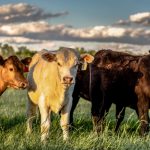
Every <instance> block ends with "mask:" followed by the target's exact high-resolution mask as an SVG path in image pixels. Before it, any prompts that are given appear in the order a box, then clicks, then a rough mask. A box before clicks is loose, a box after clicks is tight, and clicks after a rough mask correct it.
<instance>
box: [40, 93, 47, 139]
mask: <svg viewBox="0 0 150 150" xmlns="http://www.w3.org/2000/svg"><path fill="white" fill-rule="evenodd" d="M38 105H39V110H40V114H41V141H42V142H46V140H47V138H48V135H49V128H50V108H49V107H48V106H47V105H46V104H45V97H44V95H41V96H40V98H39V104H38Z"/></svg>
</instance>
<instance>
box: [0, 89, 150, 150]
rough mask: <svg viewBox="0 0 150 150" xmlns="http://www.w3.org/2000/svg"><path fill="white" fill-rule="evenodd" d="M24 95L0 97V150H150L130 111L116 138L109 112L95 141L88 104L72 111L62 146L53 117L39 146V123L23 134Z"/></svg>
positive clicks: (112, 113) (148, 139)
mask: <svg viewBox="0 0 150 150" xmlns="http://www.w3.org/2000/svg"><path fill="white" fill-rule="evenodd" d="M26 100H27V97H26V91H25V90H24V91H22V90H18V91H17V90H7V91H6V92H5V93H4V94H3V95H2V96H1V97H0V149H1V150H7V149H10V150H24V149H27V150H30V149H33V150H36V149H49V150H53V149H58V150H71V149H76V150H82V149H83V150H149V149H150V135H148V136H146V137H143V138H142V137H140V136H139V135H138V126H139V124H138V120H137V117H136V115H135V113H134V111H132V110H131V109H128V110H127V111H126V117H125V119H124V122H123V123H122V125H121V128H120V131H119V133H118V134H115V133H114V126H115V111H114V106H113V107H112V108H111V110H110V112H109V114H108V116H107V120H106V127H105V130H104V132H103V133H102V134H101V136H100V137H97V135H96V133H95V132H93V127H92V121H91V114H90V107H91V105H90V103H89V102H87V101H84V100H81V101H80V103H79V104H78V107H77V109H76V111H75V115H74V118H75V126H76V128H74V130H73V131H71V133H70V140H69V141H68V142H63V140H62V131H61V128H60V126H59V115H55V114H54V115H53V116H52V125H51V127H50V136H49V140H48V142H47V144H46V145H42V144H41V143H40V122H39V120H38V119H36V120H35V122H34V131H33V133H32V134H31V136H27V135H26V134H25V132H26V115H25V113H26Z"/></svg>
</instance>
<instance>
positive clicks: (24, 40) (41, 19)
mask: <svg viewBox="0 0 150 150" xmlns="http://www.w3.org/2000/svg"><path fill="white" fill-rule="evenodd" d="M0 10H1V12H0V25H1V26H0V42H2V43H5V42H8V43H11V44H14V45H21V44H22V45H23V44H25V45H29V46H31V45H32V47H33V48H34V47H35V48H37V47H39V46H40V47H41V48H43V47H46V46H47V47H48V48H54V49H55V48H58V47H59V46H62V44H63V45H64V46H74V47H86V48H88V47H89V48H96V49H100V48H109V47H110V46H111V47H112V48H114V49H117V48H119V49H121V50H122V49H124V50H128V48H129V49H131V50H132V49H137V50H138V49H142V50H143V49H144V50H146V49H149V48H150V46H149V45H150V44H149V43H150V29H149V26H150V1H149V0H142V1H137V0H124V1H121V0H1V1H0ZM92 45H93V46H92ZM111 47H110V48H111Z"/></svg>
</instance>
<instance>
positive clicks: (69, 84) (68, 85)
mask: <svg viewBox="0 0 150 150" xmlns="http://www.w3.org/2000/svg"><path fill="white" fill-rule="evenodd" d="M72 84H74V83H73V82H71V83H64V82H63V83H62V85H63V86H64V87H66V88H69V87H70V86H71V85H72Z"/></svg>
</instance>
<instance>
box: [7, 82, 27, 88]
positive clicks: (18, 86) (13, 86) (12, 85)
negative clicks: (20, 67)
mask: <svg viewBox="0 0 150 150" xmlns="http://www.w3.org/2000/svg"><path fill="white" fill-rule="evenodd" d="M8 87H11V88H14V89H16V90H17V89H25V88H26V87H25V86H20V85H17V84H14V83H10V84H9V85H8Z"/></svg>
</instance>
